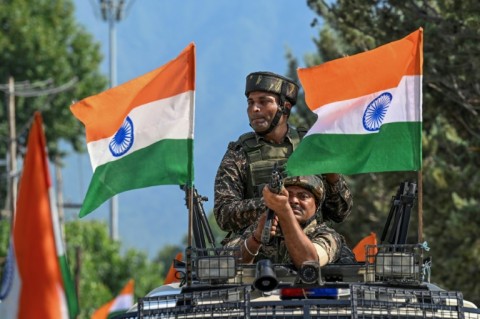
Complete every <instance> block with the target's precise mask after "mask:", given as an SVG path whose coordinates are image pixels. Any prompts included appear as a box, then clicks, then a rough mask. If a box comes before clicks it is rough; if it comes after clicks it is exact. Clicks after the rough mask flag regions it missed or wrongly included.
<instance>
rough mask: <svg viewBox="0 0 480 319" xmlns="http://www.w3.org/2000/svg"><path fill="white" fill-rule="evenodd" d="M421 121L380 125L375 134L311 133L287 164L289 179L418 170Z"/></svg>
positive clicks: (420, 147)
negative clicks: (322, 175)
mask: <svg viewBox="0 0 480 319" xmlns="http://www.w3.org/2000/svg"><path fill="white" fill-rule="evenodd" d="M421 132H422V123H421V122H402V123H390V124H384V125H383V126H382V127H381V130H380V132H379V133H376V134H312V135H309V136H307V137H305V139H304V140H303V141H302V142H301V143H300V145H299V146H298V148H297V149H296V150H295V152H293V154H292V155H291V156H290V159H289V160H288V162H287V172H288V175H290V176H299V175H311V174H321V173H341V174H359V173H369V172H388V171H410V170H411V171H418V170H420V169H421V166H422V145H421V141H422V140H421Z"/></svg>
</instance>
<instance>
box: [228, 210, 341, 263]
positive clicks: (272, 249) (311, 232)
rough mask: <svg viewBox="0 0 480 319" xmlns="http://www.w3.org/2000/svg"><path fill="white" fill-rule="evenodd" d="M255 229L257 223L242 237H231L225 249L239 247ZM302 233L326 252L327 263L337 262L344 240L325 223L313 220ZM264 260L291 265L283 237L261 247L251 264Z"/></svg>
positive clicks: (277, 237) (278, 237) (279, 236)
mask: <svg viewBox="0 0 480 319" xmlns="http://www.w3.org/2000/svg"><path fill="white" fill-rule="evenodd" d="M256 227H257V223H255V224H254V225H251V226H250V227H248V228H247V229H246V230H245V232H244V233H243V234H242V235H236V236H235V237H233V238H232V239H231V240H230V241H229V242H228V243H227V244H226V245H225V247H241V246H242V245H243V241H244V240H245V239H246V238H247V237H250V236H251V234H252V233H253V231H255V228H256ZM303 232H304V233H305V235H307V237H308V238H309V239H310V240H311V242H312V243H313V244H316V245H320V246H321V247H322V248H323V249H324V250H325V251H326V252H327V255H328V263H333V262H336V261H338V260H339V258H340V255H341V249H342V247H343V246H344V240H343V237H342V236H341V235H340V234H338V233H337V232H336V231H335V230H333V229H332V228H329V227H328V226H327V225H325V223H318V221H317V220H316V219H313V220H312V221H311V222H310V223H309V224H308V225H307V226H306V227H305V228H304V229H303ZM266 258H268V259H270V260H271V261H272V262H273V263H278V264H291V263H292V261H291V259H290V255H289V254H288V251H287V246H286V245H285V240H284V238H283V236H281V235H277V236H275V238H274V240H273V244H272V245H268V246H266V245H262V246H261V248H260V250H259V251H258V255H257V256H256V257H255V259H254V260H253V263H255V262H257V261H259V260H262V259H266Z"/></svg>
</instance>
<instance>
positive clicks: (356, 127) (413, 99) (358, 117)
mask: <svg viewBox="0 0 480 319" xmlns="http://www.w3.org/2000/svg"><path fill="white" fill-rule="evenodd" d="M421 85H422V76H404V77H403V78H402V80H401V81H400V84H399V85H398V87H395V88H391V89H387V90H382V91H379V92H375V93H373V94H368V95H364V96H361V97H358V98H355V99H351V100H345V101H340V102H334V103H330V104H327V105H325V106H322V107H320V108H318V109H317V110H315V113H316V114H317V115H318V119H317V121H316V122H315V124H314V125H313V126H312V128H311V129H310V130H309V132H308V133H307V135H310V134H316V133H331V134H369V133H376V132H375V131H374V132H372V131H368V130H366V129H365V128H364V127H363V122H362V118H363V114H364V112H365V110H366V108H367V106H368V105H369V104H370V102H372V101H373V100H374V99H375V98H377V97H378V96H379V95H380V94H382V93H385V92H388V93H390V94H391V95H392V101H391V103H390V106H389V107H388V109H387V113H386V115H385V119H384V121H383V124H386V123H394V122H420V121H422V92H421V91H422V90H421ZM419 87H420V89H418V88H419Z"/></svg>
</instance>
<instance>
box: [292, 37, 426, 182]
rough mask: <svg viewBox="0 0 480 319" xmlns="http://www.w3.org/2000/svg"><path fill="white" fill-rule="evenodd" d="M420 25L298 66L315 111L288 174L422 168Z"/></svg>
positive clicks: (309, 105)
mask: <svg viewBox="0 0 480 319" xmlns="http://www.w3.org/2000/svg"><path fill="white" fill-rule="evenodd" d="M422 33H423V31H422V29H419V30H417V31H415V32H413V33H411V34H410V35H408V36H407V37H405V38H403V39H401V40H398V41H394V42H391V43H388V44H386V45H383V46H380V47H378V48H376V49H374V50H371V51H367V52H364V53H360V54H357V55H353V56H350V57H345V58H341V59H338V60H334V61H330V62H327V63H324V64H322V65H319V66H315V67H311V68H304V69H299V70H298V75H299V78H300V81H301V82H302V86H303V89H304V91H305V99H306V102H307V105H308V107H309V108H310V109H311V110H312V111H313V112H315V113H316V114H317V115H318V119H317V121H316V122H315V124H314V125H313V126H312V127H311V129H310V130H309V131H308V132H307V134H306V136H305V138H304V139H303V141H302V142H301V143H300V144H299V146H298V148H297V149H296V150H295V152H293V154H292V155H291V157H290V158H289V160H288V162H287V171H288V174H289V175H292V176H296V175H309V174H320V173H343V174H356V173H367V172H384V171H408V170H412V171H418V170H420V169H421V163H422V147H421V131H422V64H423V39H422Z"/></svg>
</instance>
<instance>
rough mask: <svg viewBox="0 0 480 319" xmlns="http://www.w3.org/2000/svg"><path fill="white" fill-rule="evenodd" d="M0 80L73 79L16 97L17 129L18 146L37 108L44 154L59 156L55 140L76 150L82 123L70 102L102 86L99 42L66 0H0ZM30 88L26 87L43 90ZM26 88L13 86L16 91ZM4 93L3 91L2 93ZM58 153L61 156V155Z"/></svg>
mask: <svg viewBox="0 0 480 319" xmlns="http://www.w3.org/2000/svg"><path fill="white" fill-rule="evenodd" d="M0 47H1V48H2V50H0V61H1V63H0V84H2V85H4V84H6V83H8V81H9V77H13V79H14V81H15V82H16V83H20V82H26V81H28V82H29V83H30V84H31V85H33V84H35V83H38V82H44V81H47V80H51V81H52V83H51V85H49V86H48V87H49V88H51V87H53V88H57V87H61V86H62V85H64V84H66V83H68V82H69V81H71V80H74V79H77V82H76V84H75V85H74V86H73V87H71V88H70V89H68V90H66V91H62V92H60V93H57V94H44V95H39V96H35V97H20V96H17V97H16V99H15V110H16V128H17V136H18V138H19V142H20V145H22V144H23V143H24V142H25V138H26V136H27V134H26V133H27V132H26V131H27V129H28V126H29V120H30V119H31V117H32V115H33V113H34V111H36V110H40V111H42V115H43V120H44V123H45V134H46V137H47V142H48V149H49V154H50V156H51V157H52V158H54V157H55V156H56V155H57V154H59V152H60V150H59V147H58V144H59V141H60V139H64V140H65V141H67V142H69V143H70V144H72V146H73V148H74V149H75V150H76V151H78V150H81V149H82V147H83V144H84V143H83V133H82V132H83V126H82V124H81V123H80V122H79V121H78V120H76V119H75V118H74V117H73V115H72V113H71V112H70V109H69V106H70V104H71V103H72V101H73V100H79V99H82V98H84V97H86V96H89V95H91V94H94V93H98V92H99V91H101V90H102V89H103V88H105V85H106V79H105V77H104V76H102V75H101V74H100V72H99V66H100V62H101V59H102V56H101V54H100V45H99V43H95V42H94V41H93V38H92V36H91V35H90V34H88V33H87V32H86V31H85V30H84V28H83V27H81V26H80V25H79V24H77V22H76V20H75V17H74V7H73V3H72V1H71V0H38V1H29V0H9V1H0ZM46 88H47V87H45V86H43V87H42V86H40V87H34V88H33V87H31V88H30V89H28V91H32V90H36V91H45V89H46ZM25 91H27V88H23V89H21V88H18V89H17V90H16V94H21V93H22V92H24V93H25ZM3 96H5V94H4V95H3ZM5 101H6V99H5V98H1V99H0V118H1V119H2V121H0V158H5V154H6V151H7V149H8V136H9V135H8V121H6V120H4V119H7V118H8V117H7V113H6V112H7V107H6V105H5ZM60 155H63V154H60ZM1 177H2V179H1V180H0V207H4V202H3V201H4V198H5V196H4V192H5V189H4V187H5V185H6V182H5V178H6V177H5V175H3V176H1Z"/></svg>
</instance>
